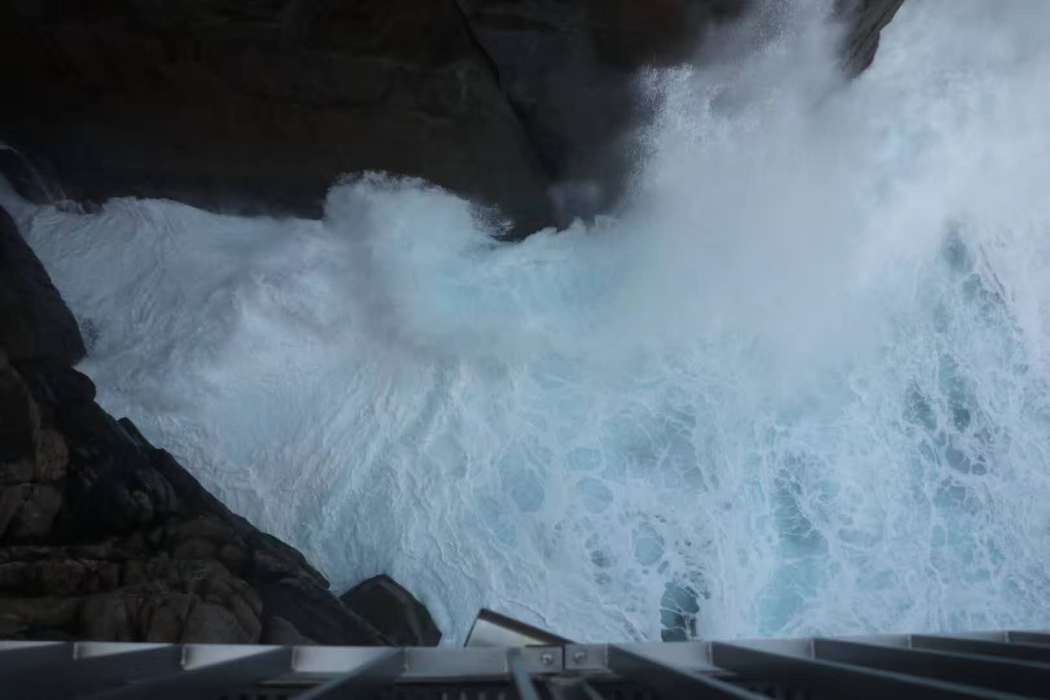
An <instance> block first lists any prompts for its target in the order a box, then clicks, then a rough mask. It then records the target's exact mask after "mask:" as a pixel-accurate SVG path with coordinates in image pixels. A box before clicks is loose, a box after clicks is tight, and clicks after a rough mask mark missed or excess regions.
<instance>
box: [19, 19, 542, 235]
mask: <svg viewBox="0 0 1050 700" xmlns="http://www.w3.org/2000/svg"><path fill="white" fill-rule="evenodd" d="M32 4H34V5H41V6H44V7H45V10H43V11H41V12H24V11H19V10H18V9H17V7H15V8H12V7H10V6H8V7H5V8H0V88H2V89H3V91H4V94H5V101H6V102H7V104H13V105H18V109H12V110H7V111H5V112H4V116H3V117H0V141H4V140H6V141H8V142H10V143H13V144H15V145H17V146H18V147H19V148H20V150H21V151H23V152H24V153H25V154H26V155H27V156H28V157H29V158H30V159H31V160H32V161H33V162H34V163H40V164H41V165H42V169H43V170H45V171H47V172H53V173H55V174H56V176H57V177H58V178H59V184H60V186H61V189H63V190H64V191H65V192H67V193H68V194H69V195H70V196H72V197H75V198H77V199H89V200H92V199H93V200H102V199H106V198H108V197H111V196H116V195H139V196H163V197H171V198H175V199H180V200H182V201H186V202H189V203H192V204H196V205H201V206H205V207H210V208H214V209H220V210H226V211H240V212H263V213H295V214H299V215H306V216H314V217H316V216H319V215H320V213H321V205H322V203H323V200H324V196H325V193H326V191H327V189H328V187H329V186H330V185H331V184H332V183H333V182H334V181H335V180H336V179H337V178H339V177H340V176H341V175H343V174H345V173H351V172H361V171H367V170H383V171H389V172H392V173H396V174H403V175H413V176H421V177H424V178H426V179H427V180H429V181H431V182H434V183H436V184H438V185H441V186H443V187H446V188H448V189H451V190H453V191H455V192H458V193H460V194H463V195H465V196H467V197H470V198H476V199H478V200H479V201H482V202H484V203H486V204H496V205H499V206H500V207H501V208H502V209H503V210H504V211H505V212H506V213H507V215H508V216H511V217H512V218H514V219H515V220H517V221H519V222H520V223H521V224H522V225H523V226H524V227H527V228H530V230H531V227H538V226H539V225H540V224H541V223H542V222H543V220H545V218H546V201H545V197H544V190H545V187H546V185H547V181H546V176H545V174H544V173H543V171H542V168H541V166H540V164H539V162H538V160H537V159H536V156H535V154H534V153H533V151H532V149H531V144H530V142H529V139H528V137H527V135H526V134H525V133H524V131H523V130H522V128H521V124H520V123H519V121H518V119H517V116H516V115H515V114H514V111H513V110H512V108H511V106H510V105H509V104H508V103H507V101H506V100H505V99H504V97H503V95H502V93H501V92H500V90H499V86H498V84H497V83H496V79H495V76H494V74H493V73H492V70H491V68H490V66H489V64H488V61H487V58H486V57H485V56H484V55H483V53H482V52H481V51H480V50H479V49H478V47H477V46H476V45H475V44H474V43H473V42H472V40H471V37H470V35H469V32H468V30H467V27H466V26H465V24H464V22H463V18H462V15H461V14H460V12H459V11H458V9H457V8H456V6H455V3H454V2H453V1H452V0H362V1H359V2H354V3H332V2H327V1H325V0H282V1H279V2H266V3H229V2H225V1H224V0H204V1H202V2H194V3H190V4H186V3H182V2H165V1H160V2H149V3H147V2H141V1H138V0H117V1H116V2H107V3H103V4H101V5H100V4H98V3H86V4H85V3H57V2H46V1H45V2H42V3H32ZM16 5H17V4H16ZM27 57H32V59H31V60H29V59H27ZM16 66H17V67H16Z"/></svg>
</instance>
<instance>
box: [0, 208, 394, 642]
mask: <svg viewBox="0 0 1050 700" xmlns="http://www.w3.org/2000/svg"><path fill="white" fill-rule="evenodd" d="M12 300H14V301H15V302H16V303H14V304H13V305H12V303H11V302H12ZM0 306H2V308H0V311H2V312H3V313H2V314H0V639H96V640H115V641H167V642H180V641H181V642H191V641H196V642H243V643H250V642H275V643H278V642H302V641H316V642H321V643H328V644H366V645H367V644H383V643H386V642H387V641H388V640H387V638H386V637H385V636H384V635H383V634H382V633H381V632H379V631H378V630H376V629H375V628H374V627H373V626H372V625H371V624H369V623H368V622H366V621H365V619H364V618H362V617H361V616H359V615H358V614H356V613H355V612H353V611H351V610H350V609H349V608H348V607H346V606H344V605H343V604H342V603H340V601H339V600H338V599H337V598H336V597H335V596H334V595H332V593H330V592H329V590H328V582H327V581H326V580H325V578H324V577H323V576H322V575H321V574H320V573H318V572H317V571H316V570H315V569H314V568H313V567H311V566H310V565H309V564H308V563H307V562H306V560H305V559H304V558H303V556H302V555H301V554H300V553H299V552H297V551H296V550H294V549H292V548H291V547H289V546H288V545H286V544H284V543H282V542H280V541H279V540H277V539H275V538H274V537H271V536H269V535H267V534H265V533H263V532H260V531H259V530H257V529H255V528H254V527H253V526H252V525H251V524H250V523H249V522H247V521H246V520H244V519H243V518H241V517H239V516H237V515H235V514H233V513H231V512H230V511H229V510H228V509H227V508H226V507H225V506H223V505H222V504H221V503H219V502H218V501H217V500H216V499H215V498H214V497H212V496H211V495H210V494H209V493H208V492H207V491H205V490H204V489H203V488H202V487H201V485H200V484H199V483H198V482H197V481H196V479H194V478H193V477H192V476H191V475H190V474H189V473H188V472H187V471H186V470H185V469H183V468H182V467H181V466H180V465H179V464H178V463H177V462H176V461H175V460H174V459H173V458H172V457H171V455H169V454H168V453H167V452H165V451H164V450H160V449H156V448H154V447H153V446H152V445H150V444H149V443H148V442H147V441H146V440H145V439H144V438H143V437H142V436H141V435H140V434H139V432H138V431H137V430H136V429H135V426H134V425H133V424H132V423H131V421H129V420H128V419H126V418H125V419H122V420H114V419H113V418H112V417H111V416H109V415H108V414H106V412H105V411H103V410H102V409H101V408H100V407H99V406H98V404H96V403H95V401H94V398H95V387H94V385H93V384H92V383H91V380H90V379H88V378H87V377H86V376H84V375H83V374H81V373H79V372H77V371H76V370H74V369H72V368H71V366H70V365H71V364H72V363H73V362H75V361H76V360H78V359H80V357H81V356H82V355H83V352H84V351H83V342H82V340H81V338H80V334H79V330H78V329H77V325H76V322H75V320H74V319H73V317H72V315H71V314H70V313H69V310H68V309H67V308H66V306H65V304H64V303H63V302H62V299H61V298H60V297H59V295H58V292H57V291H56V290H55V289H54V287H53V286H51V283H50V280H49V279H48V277H47V273H46V272H45V271H44V269H43V267H42V266H41V265H40V262H39V261H38V260H37V259H36V257H35V256H34V255H33V252H32V251H31V250H30V249H29V247H28V246H27V245H26V244H25V242H24V241H23V240H22V238H21V236H20V234H19V233H18V231H17V230H16V229H15V226H14V223H13V222H12V221H11V219H10V217H8V216H7V214H6V212H4V211H3V210H2V209H0ZM388 615H389V616H392V617H395V618H396V616H397V613H396V611H392V612H391V611H388Z"/></svg>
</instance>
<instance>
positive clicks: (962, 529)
mask: <svg viewBox="0 0 1050 700" xmlns="http://www.w3.org/2000/svg"><path fill="white" fill-rule="evenodd" d="M799 21H801V20H799ZM1048 26H1050V8H1046V7H1044V6H1043V5H1041V4H1037V3H1031V2H1025V1H1024V0H1018V2H1013V3H1008V2H1002V3H996V4H994V6H993V5H992V4H989V3H984V2H977V1H973V2H959V1H957V0H952V1H948V0H941V1H940V2H922V1H920V0H909V2H908V3H906V4H905V6H904V8H903V9H902V10H901V12H900V14H899V16H898V17H897V19H895V20H894V22H893V23H892V24H891V25H890V27H889V28H888V29H887V30H886V32H885V33H884V37H883V44H882V47H881V48H880V52H879V56H878V59H877V61H876V64H875V65H874V66H873V67H872V68H871V69H870V70H869V71H868V72H867V73H865V74H864V75H863V76H861V77H860V78H859V79H858V80H856V81H854V82H852V83H850V84H849V85H846V86H843V85H838V84H837V82H836V81H837V78H835V77H834V76H833V74H832V72H831V70H830V66H831V65H832V61H831V60H830V51H829V48H828V47H829V46H831V45H832V44H833V38H834V37H833V34H831V33H830V30H829V29H828V28H827V27H826V26H824V25H823V24H821V23H813V22H808V23H807V24H806V26H805V28H804V29H799V30H798V31H786V32H784V35H783V36H782V37H781V38H780V39H779V40H777V41H773V42H771V43H769V44H768V45H766V46H764V47H763V48H762V49H761V50H759V51H757V52H756V53H755V54H754V55H753V56H751V57H749V58H747V59H745V60H741V61H736V62H734V63H733V64H732V65H724V64H723V65H720V64H717V63H716V64H714V65H713V66H712V67H709V68H706V69H700V68H682V69H675V70H669V71H661V72H654V73H652V74H651V75H649V76H647V77H646V81H647V90H648V91H649V94H650V95H652V96H653V99H658V100H659V101H660V104H661V109H660V117H659V119H658V120H657V122H656V123H655V124H653V125H651V127H650V128H649V129H648V131H647V132H646V133H647V139H646V145H647V150H648V156H647V158H646V161H645V163H644V165H642V166H640V169H639V173H638V175H637V178H636V183H635V187H634V189H633V192H632V195H631V197H630V199H629V201H628V202H626V203H625V204H624V206H623V207H622V209H621V210H620V211H618V212H616V214H615V215H614V216H610V217H607V218H604V219H600V220H599V221H597V222H596V223H595V224H594V225H591V226H584V225H582V224H577V225H575V226H573V227H572V228H571V229H570V230H568V231H566V232H563V233H559V234H555V233H553V232H550V231H547V232H540V233H538V234H536V235H534V236H532V237H530V238H529V239H527V240H526V241H525V242H523V243H521V244H517V245H504V244H499V243H496V242H494V241H493V240H492V238H491V237H490V236H489V233H488V231H486V230H485V229H484V227H483V226H482V225H480V224H479V223H478V222H477V221H476V220H475V218H474V217H473V215H472V212H471V208H470V206H469V205H468V204H467V203H465V202H463V201H462V200H460V199H457V198H456V197H454V196H452V195H450V194H448V193H446V192H443V191H441V190H440V189H437V188H434V187H431V186H429V185H427V184H426V183H423V182H419V181H413V180H406V179H395V178H390V177H386V176H382V175H377V174H368V175H363V176H358V177H356V178H353V179H351V180H348V181H346V182H344V183H342V184H340V185H338V186H336V187H334V188H333V189H332V190H331V192H330V193H329V197H328V204H327V210H326V211H327V213H326V218H325V220H324V221H320V222H313V221H298V220H286V221H277V220H271V219H242V218H235V217H227V216H221V215H216V214H209V213H206V212H202V211H199V210H195V209H192V208H190V207H186V206H182V205H179V204H176V203H173V202H167V201H137V200H114V201H111V202H110V203H108V204H107V205H106V206H105V207H104V208H103V209H102V210H100V211H98V212H95V213H89V214H77V213H71V212H67V211H61V210H59V209H57V208H54V207H41V208H35V207H30V206H28V205H24V204H23V203H19V202H17V201H15V200H14V199H13V198H12V196H11V195H10V194H6V195H5V196H4V201H5V205H7V206H10V207H12V208H13V209H14V211H15V213H16V214H17V215H19V216H20V217H21V218H22V219H23V220H24V221H25V222H26V230H27V236H28V237H29V239H30V242H31V243H32V245H33V246H34V248H35V249H36V250H37V252H38V254H39V255H40V256H41V258H42V259H43V260H44V262H45V264H46V265H47V267H48V269H49V270H50V271H51V273H52V275H53V277H54V278H55V281H56V283H57V286H58V287H59V288H60V289H61V291H62V292H63V294H64V295H65V297H66V299H67V300H68V302H69V303H70V306H71V307H72V309H73V310H74V312H75V313H76V315H77V317H78V318H79V319H80V320H81V323H82V324H83V326H84V329H85V333H86V335H87V337H88V341H89V344H90V357H89V359H88V360H86V361H85V363H84V366H83V369H84V370H85V371H86V372H87V373H88V374H90V375H91V376H92V377H93V378H94V379H95V380H96V382H97V383H98V385H99V388H100V401H101V402H102V403H103V405H104V406H106V408H107V409H108V410H110V411H111V412H114V413H117V414H124V415H128V416H130V417H131V418H132V419H133V420H135V422H136V423H137V424H139V426H140V427H141V429H142V430H143V432H144V433H145V434H146V435H147V436H148V437H149V438H150V439H151V440H153V441H154V442H156V443H157V444H160V445H164V446H165V447H166V448H168V449H169V450H170V451H172V452H173V453H174V454H175V455H176V456H177V457H178V458H179V459H180V461H181V462H182V463H184V464H185V465H187V467H189V468H190V469H192V470H193V471H194V472H195V473H196V474H197V475H198V477H200V478H201V480H202V481H203V482H204V484H205V485H206V486H207V487H208V488H209V489H211V490H212V491H213V492H215V493H216V494H217V495H218V496H219V497H220V498H222V499H223V500H224V501H225V502H226V503H227V504H229V505H230V506H231V507H232V508H233V509H234V510H235V511H238V512H240V513H242V514H244V515H245V516H247V517H248V518H250V519H251V520H253V521H254V522H255V523H256V524H257V525H258V526H260V527H262V528H264V529H267V530H270V531H272V532H273V533H274V534H276V535H277V536H279V537H281V538H283V539H285V540H287V541H289V542H291V543H292V544H294V545H295V546H297V547H298V548H300V549H301V550H302V551H303V552H304V553H305V554H306V555H307V557H308V558H309V559H310V560H311V561H312V562H314V563H316V564H318V565H319V566H320V567H321V568H322V569H323V570H324V571H325V572H326V573H327V574H328V575H329V576H330V577H331V578H332V580H333V584H334V587H335V588H336V589H339V588H341V587H346V586H349V585H350V584H352V583H354V582H356V581H357V580H360V579H361V578H363V577H365V576H369V575H372V574H376V573H380V572H386V573H389V574H391V575H393V576H394V577H396V578H397V579H399V580H400V581H402V582H403V583H404V584H406V585H407V586H408V587H409V588H410V589H411V590H413V591H414V592H416V593H417V594H419V596H420V597H421V599H422V600H423V601H424V602H425V603H426V604H427V605H428V606H429V607H430V609H431V611H432V612H433V613H434V616H435V619H436V620H437V621H438V623H439V625H440V627H441V628H442V629H443V630H445V632H446V638H447V639H449V640H451V641H456V640H457V639H460V638H461V637H462V635H463V634H464V633H465V631H466V629H467V627H468V626H469V623H470V620H471V619H472V618H473V615H474V614H475V613H476V611H477V609H478V608H479V607H482V606H489V607H494V608H497V609H501V610H503V611H506V612H507V613H509V614H512V615H516V616H519V617H521V618H523V619H526V620H528V621H529V622H532V623H536V624H539V625H541V626H545V627H549V628H551V629H553V630H555V631H557V632H558V633H559V634H563V635H566V636H569V637H575V638H578V639H581V640H617V639H627V638H630V639H642V638H645V639H658V638H660V637H661V635H663V636H664V637H665V638H681V637H686V636H693V635H701V636H709V637H735V636H755V635H801V634H812V633H821V634H831V633H846V632H861V631H865V632H871V631H880V632H885V631H892V630H905V629H907V630H950V629H961V628H971V629H973V628H982V627H983V628H989V627H1010V626H1034V625H1044V626H1045V625H1047V624H1050V613H1048V612H1047V611H1048V610H1050V607H1048V606H1047V605H1046V601H1047V600H1048V596H1050V563H1048V562H1050V558H1048V557H1047V556H1046V554H1047V532H1048V528H1050V393H1048V391H1047V389H1048V386H1047V384H1048V380H1050V277H1048V276H1047V275H1046V274H1045V271H1046V270H1047V269H1048V266H1050V197H1048V196H1047V194H1048V193H1047V183H1050V158H1048V157H1047V156H1048V155H1050V130H1047V129H1046V127H1045V125H1046V124H1050V80H1048V79H1047V78H1048V77H1050V47H1048V46H1046V45H1045V42H1044V41H1043V36H1044V34H1045V32H1044V31H1043V29H1045V28H1046V27H1048ZM1040 28H1041V29H1040Z"/></svg>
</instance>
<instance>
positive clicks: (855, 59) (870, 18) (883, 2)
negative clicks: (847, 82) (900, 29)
mask: <svg viewBox="0 0 1050 700" xmlns="http://www.w3.org/2000/svg"><path fill="white" fill-rule="evenodd" d="M835 4H836V12H837V13H838V14H839V16H840V17H841V18H842V19H843V21H844V22H845V23H846V28H847V33H846V37H845V44H844V46H843V47H842V62H843V67H844V70H845V71H846V73H847V74H848V75H850V76H856V75H859V74H860V73H861V72H862V71H864V69H865V68H867V67H868V66H870V65H871V62H872V61H874V60H875V52H876V51H878V49H879V36H880V34H881V33H882V30H883V28H884V27H885V26H886V25H887V24H889V23H890V20H892V19H893V17H894V15H896V14H897V10H899V9H900V8H901V5H903V4H904V0H836V3H835Z"/></svg>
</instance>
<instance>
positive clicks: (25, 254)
mask: <svg viewBox="0 0 1050 700" xmlns="http://www.w3.org/2000/svg"><path fill="white" fill-rule="evenodd" d="M0 319H2V320H0V345H2V346H3V347H5V348H7V353H8V357H10V358H11V359H13V360H19V359H25V358H29V357H48V358H53V359H55V360H58V361H59V362H63V363H66V364H74V363H76V362H79V361H80V359H81V358H83V357H84V354H85V352H86V351H85V349H84V340H83V339H82V338H81V336H80V327H79V326H78V325H77V322H76V319H75V318H73V314H72V313H70V312H69V309H68V308H66V305H65V304H64V303H63V301H62V297H61V296H59V293H58V290H56V289H55V287H54V285H53V284H52V283H51V278H50V277H49V276H48V274H47V271H46V270H44V266H43V265H42V264H41V263H40V261H39V260H38V259H37V257H36V255H35V254H34V253H33V251H32V249H31V248H30V247H29V245H28V244H27V243H26V242H25V241H24V240H23V239H22V235H21V234H20V233H19V232H18V228H17V227H16V226H15V222H14V221H13V220H12V219H11V217H10V215H8V213H7V212H6V211H4V210H3V209H0Z"/></svg>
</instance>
